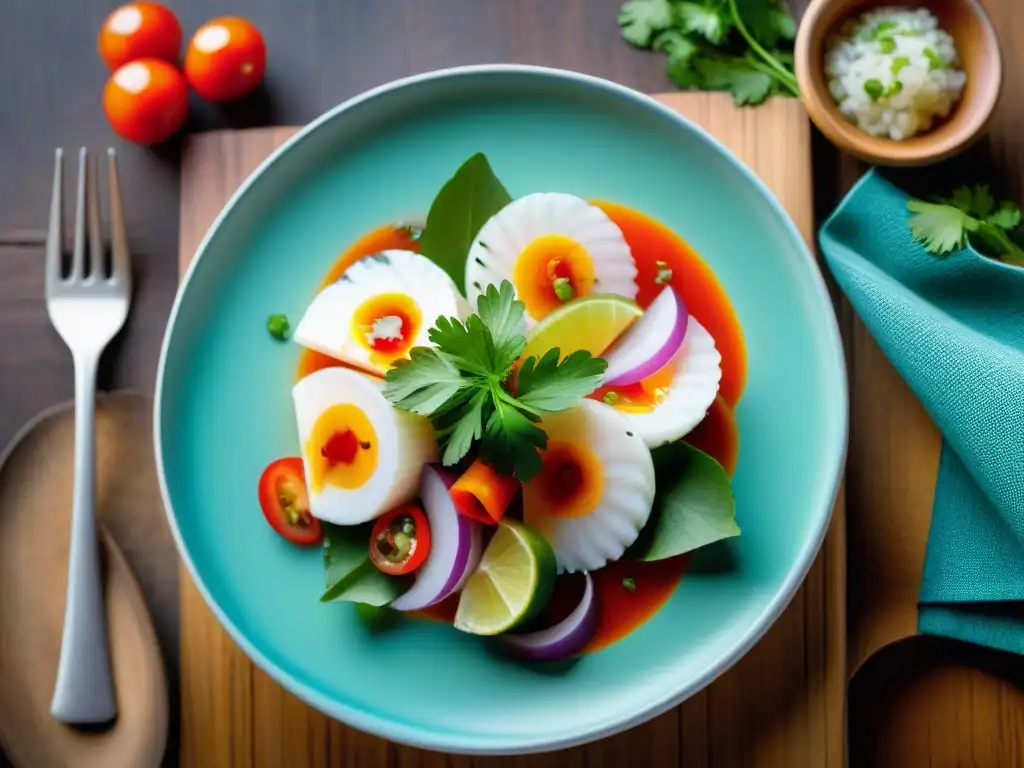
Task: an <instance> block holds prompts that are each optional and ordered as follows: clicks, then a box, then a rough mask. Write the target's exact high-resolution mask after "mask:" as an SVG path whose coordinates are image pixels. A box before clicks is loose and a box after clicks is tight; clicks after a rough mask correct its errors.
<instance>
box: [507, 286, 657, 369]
mask: <svg viewBox="0 0 1024 768" xmlns="http://www.w3.org/2000/svg"><path fill="white" fill-rule="evenodd" d="M642 314H643V310H641V309H640V307H639V306H637V304H636V302H634V301H630V300H629V299H627V298H625V297H624V296H617V295H615V294H607V293H595V294H591V295H589V296H582V297H580V298H578V299H573V300H572V301H567V302H566V303H565V304H563V305H562V306H560V307H559V308H558V309H556V310H555V311H554V312H552V313H550V314H549V315H546V316H545V317H544V319H543V320H541V321H540V322H539V323H537V325H536V326H534V328H533V330H532V331H530V334H529V335H528V336H527V338H526V350H525V351H524V352H523V357H522V359H524V360H525V359H526V358H527V357H541V356H542V355H543V354H544V353H545V352H547V351H548V350H549V349H554V348H555V347H558V348H559V350H561V356H562V357H565V356H566V355H568V354H570V353H572V352H575V351H577V350H580V349H583V350H586V351H587V352H589V353H590V354H591V355H593V356H594V357H597V356H599V355H600V354H601V353H602V352H604V351H605V350H606V349H607V348H608V347H609V346H610V345H611V343H612V342H613V341H615V339H616V338H617V337H618V335H619V334H620V333H622V332H623V331H624V330H626V329H627V328H628V327H629V326H630V325H632V324H633V323H634V322H636V320H637V318H639V317H640V316H641V315H642Z"/></svg>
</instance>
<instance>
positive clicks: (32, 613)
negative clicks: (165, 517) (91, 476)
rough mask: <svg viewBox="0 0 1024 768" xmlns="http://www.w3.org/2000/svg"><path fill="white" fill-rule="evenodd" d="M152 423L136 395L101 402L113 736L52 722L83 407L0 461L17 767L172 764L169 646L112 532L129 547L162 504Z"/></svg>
mask: <svg viewBox="0 0 1024 768" xmlns="http://www.w3.org/2000/svg"><path fill="white" fill-rule="evenodd" d="M150 414H151V410H150V409H149V407H148V405H147V404H146V402H145V398H141V397H140V396H138V395H128V394H117V395H105V396H102V397H100V398H98V399H97V404H96V450H97V454H96V457H97V462H96V463H97V509H98V514H99V520H100V524H101V526H102V528H103V530H102V533H101V539H102V544H103V560H104V578H105V581H106V609H107V626H108V633H109V641H110V653H111V664H112V667H113V675H114V684H115V689H116V695H117V699H118V712H119V714H118V717H117V719H116V720H115V721H114V723H113V724H112V725H111V726H110V727H109V728H107V729H106V730H103V731H98V732H87V731H80V730H76V729H74V728H70V727H68V726H66V725H63V724H62V723H60V722H58V721H57V720H55V719H54V718H53V717H52V716H51V715H50V712H49V707H50V705H49V700H50V695H51V693H52V691H53V684H54V679H55V676H56V672H57V660H58V658H59V655H60V639H61V626H62V623H63V618H64V597H65V582H66V579H67V558H68V543H69V539H70V522H71V519H70V518H71V495H72V487H73V455H74V411H73V406H72V405H71V404H70V403H65V404H62V405H59V406H56V407H54V408H52V409H49V410H47V411H45V412H43V413H42V414H40V415H39V416H37V417H36V418H35V419H33V421H32V422H30V423H29V424H28V425H27V426H26V427H25V428H24V429H23V430H22V431H21V432H20V433H19V434H18V436H17V437H15V439H14V440H13V441H12V443H11V445H10V446H9V447H8V448H7V450H6V451H5V452H4V453H3V455H2V456H0V741H2V742H3V747H4V750H5V751H6V752H7V754H8V756H9V758H10V759H11V760H12V761H13V763H14V765H15V766H16V767H17V768H22V767H24V768H51V767H52V768H72V767H73V768H111V767H113V766H132V767H133V768H147V767H148V766H158V765H160V761H161V759H162V757H163V755H164V750H165V748H166V745H167V734H168V721H169V715H168V688H167V679H166V673H165V670H164V666H163V659H162V656H161V652H160V645H159V643H158V641H157V635H156V632H155V631H154V628H153V622H152V621H151V620H150V616H149V610H148V608H147V605H146V600H145V599H144V597H143V592H142V590H141V589H140V588H139V585H138V583H137V582H136V580H135V577H134V575H133V574H132V570H131V568H130V566H129V564H128V561H127V560H126V559H125V556H124V554H122V552H121V550H120V549H119V548H118V546H117V544H116V543H115V542H114V539H113V538H112V537H111V535H110V533H109V530H110V529H111V528H113V529H115V530H117V531H118V534H119V535H121V531H122V530H124V531H126V533H127V535H126V537H125V538H127V539H128V540H131V539H132V530H131V526H132V523H133V521H134V525H135V528H136V531H137V529H138V528H139V526H140V524H141V523H146V524H147V525H151V521H152V520H153V519H156V518H154V511H153V510H152V509H148V508H151V507H152V506H153V505H154V504H156V505H159V503H160V502H159V495H158V494H157V493H155V492H154V491H152V490H150V489H149V488H148V486H149V485H153V484H155V483H153V482H152V480H151V478H153V469H152V468H151V466H150V465H151V464H152V461H153V458H152V448H151V440H150V439H149V421H150V418H151V417H150ZM142 441H145V444H146V445H145V448H144V449H142V447H141V446H140V445H139V443H141V442H142ZM140 482H144V484H145V486H146V488H141V487H140V485H139V483H140ZM157 509H159V507H157ZM160 517H161V518H162V515H161V516H160ZM158 522H159V523H160V524H163V521H162V519H160V520H158ZM136 535H137V534H136ZM168 536H169V534H168ZM161 549H163V547H161ZM154 559H155V560H156V561H158V562H162V560H163V559H164V558H163V556H161V557H158V558H154ZM137 562H138V561H137ZM154 564H157V563H154Z"/></svg>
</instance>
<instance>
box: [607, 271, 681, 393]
mask: <svg viewBox="0 0 1024 768" xmlns="http://www.w3.org/2000/svg"><path fill="white" fill-rule="evenodd" d="M688 319H689V315H688V313H687V311H686V305H685V304H683V300H682V299H681V298H680V297H679V294H678V293H676V292H675V291H674V290H673V289H672V286H665V289H664V290H663V291H662V292H661V293H659V294H658V296H657V298H655V299H654V301H652V302H651V304H650V306H649V307H647V309H646V310H645V311H644V313H643V315H642V316H641V317H640V319H639V320H637V321H636V322H635V323H633V324H632V325H631V326H630V327H629V328H628V329H626V332H625V333H623V334H622V335H621V336H619V338H617V339H616V340H615V341H614V342H613V343H612V345H611V346H610V347H608V349H607V350H605V351H604V353H602V355H601V357H603V358H604V359H605V362H607V363H608V369H607V370H606V371H605V373H604V382H603V385H604V386H606V387H621V386H625V385H626V384H635V383H636V382H638V381H640V380H641V379H645V378H647V377H648V376H650V375H651V374H652V373H655V372H657V371H658V370H660V369H661V368H663V367H664V366H665V365H666V364H667V363H668V362H669V361H670V360H671V359H672V357H673V356H674V355H675V353H676V352H678V351H679V348H680V347H681V346H682V345H683V338H684V337H685V336H686V321H687V320H688Z"/></svg>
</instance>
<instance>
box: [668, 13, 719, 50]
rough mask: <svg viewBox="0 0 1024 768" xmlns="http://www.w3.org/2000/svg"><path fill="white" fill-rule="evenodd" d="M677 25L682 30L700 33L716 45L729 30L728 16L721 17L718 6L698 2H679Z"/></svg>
mask: <svg viewBox="0 0 1024 768" xmlns="http://www.w3.org/2000/svg"><path fill="white" fill-rule="evenodd" d="M676 10H677V13H678V14H679V26H680V29H681V31H682V32H684V33H689V32H693V33H695V34H697V35H700V36H701V37H703V38H704V39H705V40H707V41H708V42H709V43H711V44H712V45H718V44H719V43H721V42H722V41H723V40H724V39H725V35H726V32H728V31H729V17H728V16H726V17H725V18H723V17H722V12H721V10H720V9H719V8H712V7H709V6H707V5H702V4H700V3H679V5H678V6H676Z"/></svg>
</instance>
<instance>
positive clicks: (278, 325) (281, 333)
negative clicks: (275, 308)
mask: <svg viewBox="0 0 1024 768" xmlns="http://www.w3.org/2000/svg"><path fill="white" fill-rule="evenodd" d="M290 329H291V324H290V323H289V322H288V318H287V317H286V316H285V315H271V316H270V317H268V318H267V331H268V332H269V333H270V335H271V336H273V337H274V338H275V339H277V340H278V341H285V340H286V339H287V338H288V331H289V330H290Z"/></svg>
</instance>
